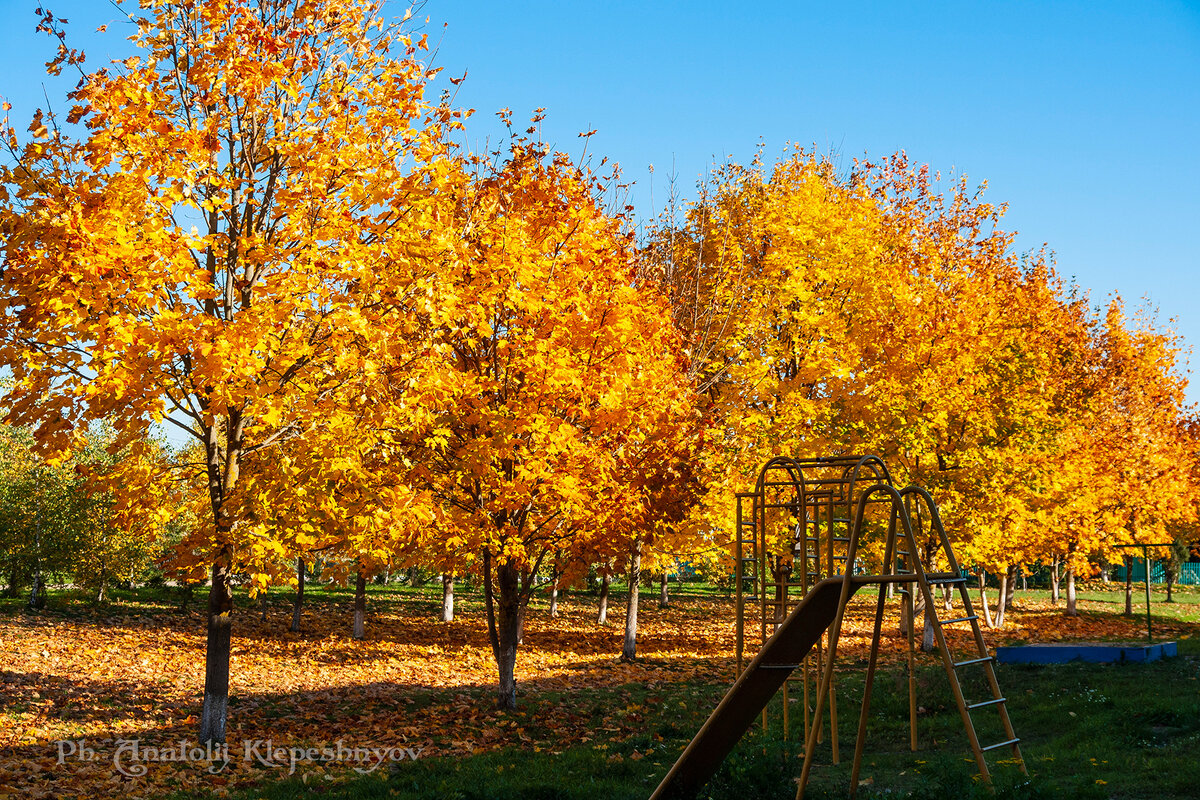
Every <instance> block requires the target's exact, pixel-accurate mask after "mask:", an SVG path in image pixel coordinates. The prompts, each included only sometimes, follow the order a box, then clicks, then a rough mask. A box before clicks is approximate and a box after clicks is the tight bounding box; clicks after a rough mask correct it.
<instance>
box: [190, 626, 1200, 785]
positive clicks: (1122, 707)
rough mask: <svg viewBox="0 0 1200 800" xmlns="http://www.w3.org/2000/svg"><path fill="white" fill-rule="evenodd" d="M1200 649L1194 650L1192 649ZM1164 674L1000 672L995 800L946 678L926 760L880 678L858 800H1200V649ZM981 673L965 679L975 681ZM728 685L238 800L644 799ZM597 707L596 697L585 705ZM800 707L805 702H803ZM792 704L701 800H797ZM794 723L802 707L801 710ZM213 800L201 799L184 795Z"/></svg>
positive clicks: (854, 710)
mask: <svg viewBox="0 0 1200 800" xmlns="http://www.w3.org/2000/svg"><path fill="white" fill-rule="evenodd" d="M1189 644H1190V643H1189ZM1184 650H1185V655H1181V656H1180V657H1178V658H1174V659H1169V660H1166V661H1162V662H1157V663H1152V664H1125V665H1099V664H1083V663H1073V664H1060V665H1042V666H1028V665H1001V666H1000V667H999V670H998V672H999V680H1000V685H1001V687H1002V688H1003V690H1004V692H1005V694H1006V696H1007V697H1008V699H1009V703H1008V706H1009V709H1010V713H1011V715H1012V719H1013V724H1014V726H1015V727H1016V729H1017V734H1018V735H1019V736H1020V737H1021V739H1022V745H1021V746H1022V750H1023V755H1024V758H1025V761H1026V764H1027V765H1028V768H1029V776H1028V777H1026V776H1025V775H1023V774H1022V773H1021V772H1020V771H1019V769H1018V768H1017V766H1016V765H1015V764H1014V763H1012V762H1011V760H1010V759H1008V751H1007V750H1004V751H997V752H996V753H992V754H990V755H989V764H991V765H992V767H993V778H994V784H995V788H996V793H995V795H993V794H991V793H989V792H988V791H987V789H986V788H985V787H984V786H983V785H982V784H981V782H979V781H978V779H977V778H976V776H975V765H974V761H973V759H972V758H971V755H970V750H969V747H968V745H967V742H966V737H965V734H964V732H963V728H962V724H961V721H960V719H959V716H958V712H957V710H956V709H955V707H954V704H953V701H952V700H951V696H950V693H949V687H948V686H947V684H946V678H945V675H944V673H943V672H942V671H941V669H940V667H939V666H937V665H936V664H933V663H926V664H925V665H923V666H922V667H921V668H920V669H919V671H918V698H919V703H920V704H921V706H922V708H923V709H924V710H923V711H922V713H921V714H920V715H919V719H918V726H919V735H920V745H921V747H920V749H919V750H918V751H917V752H912V751H910V750H909V747H908V699H907V698H908V695H907V683H906V681H905V679H904V677H903V675H902V674H901V673H900V672H899V671H898V670H884V671H881V672H880V674H879V675H878V677H877V679H876V685H875V690H874V694H873V699H872V704H871V714H870V721H869V726H868V735H867V745H866V749H865V757H864V761H863V768H862V772H861V774H860V787H859V797H862V798H876V797H878V798H883V797H889V798H893V797H905V798H929V799H930V800H934V799H936V800H943V798H980V800H982V799H983V798H987V797H993V796H995V797H999V798H1002V800H1004V799H1011V800H1022V799H1024V798H1059V797H1074V798H1094V799H1095V800H1101V799H1102V798H1130V799H1133V798H1156V800H1158V799H1162V800H1171V799H1172V798H1178V799H1179V800H1184V798H1194V797H1195V796H1196V792H1197V790H1196V787H1197V786H1200V760H1197V759H1195V758H1194V754H1195V752H1196V751H1197V748H1198V747H1200V681H1198V678H1200V648H1197V647H1190V646H1189V647H1187V648H1184ZM847 667H848V668H847V670H846V671H845V672H844V673H842V674H841V675H840V677H839V686H838V690H839V691H838V696H839V697H838V707H839V712H840V728H841V731H840V732H841V738H840V743H841V763H840V764H839V765H837V766H834V765H832V763H831V761H832V759H831V752H830V747H829V743H828V738H826V741H825V742H824V743H823V744H822V745H820V746H819V747H818V750H817V755H816V758H815V762H814V763H815V765H816V766H815V767H814V769H813V774H812V779H811V782H810V785H809V791H808V794H807V796H808V797H811V798H837V797H845V796H846V791H847V789H848V785H849V779H850V761H851V758H852V755H853V739H854V729H855V726H856V724H857V719H858V712H859V702H860V699H861V692H862V682H863V674H862V672H861V670H860V669H858V668H856V667H855V668H851V667H852V665H847ZM963 672H964V673H966V672H967V670H966V669H964V670H963ZM723 690H724V687H722V686H715V685H703V686H701V685H695V684H691V685H689V684H681V685H675V686H668V687H660V688H658V689H656V690H654V691H653V692H651V691H650V690H648V689H646V688H645V687H638V686H628V687H621V688H620V689H618V690H611V692H609V693H606V692H601V691H597V692H587V693H582V694H581V695H580V696H577V697H576V698H574V701H575V702H576V703H577V704H578V705H580V706H589V707H594V708H596V709H601V711H600V714H599V716H598V718H597V735H598V739H597V741H595V742H592V743H589V744H588V745H586V746H580V747H573V748H567V749H564V750H562V751H558V752H547V751H542V752H534V751H531V750H529V749H524V748H521V747H508V748H505V749H501V750H498V751H492V752H488V753H483V754H479V755H475V756H471V757H466V758H458V759H449V758H436V759H423V760H418V761H416V762H407V761H403V762H400V763H399V764H398V765H397V766H396V767H395V768H392V769H390V770H389V769H387V768H382V769H380V770H378V771H377V772H376V773H374V774H371V775H366V776H362V777H355V778H353V779H339V780H337V781H333V782H328V781H325V780H316V779H314V780H311V781H310V783H307V784H306V783H304V782H303V781H302V780H300V779H298V778H293V779H289V780H284V781H280V782H275V783H270V784H266V785H264V786H262V787H261V788H259V789H256V790H253V791H248V792H242V793H235V794H234V795H233V796H234V797H235V798H237V800H251V798H256V799H257V798H263V800H274V799H275V798H279V799H280V800H282V799H283V798H293V797H302V796H303V797H307V796H321V797H327V798H331V799H333V800H340V799H343V798H344V799H345V800H357V799H358V798H404V799H405V800H426V799H428V800H433V799H434V798H438V800H441V799H442V798H459V799H461V800H475V799H476V798H478V800H483V799H484V798H497V799H505V798H513V800H516V799H517V798H522V799H523V800H524V799H525V798H564V799H570V800H574V798H580V799H583V798H601V797H602V798H645V797H648V796H649V795H650V793H651V792H652V791H653V789H654V787H655V786H657V784H658V782H659V781H660V780H661V779H662V777H663V775H664V774H665V773H666V771H667V769H668V768H669V767H670V765H671V763H672V762H673V761H674V759H675V757H676V756H677V754H678V753H679V752H680V751H681V750H682V748H683V747H684V745H686V743H687V741H688V739H689V738H690V737H691V735H692V734H693V733H694V732H695V731H696V730H697V729H698V728H699V726H700V724H701V723H702V722H703V720H704V718H705V717H706V716H707V713H708V712H709V710H711V708H712V707H713V705H714V704H715V701H716V699H717V698H718V697H719V696H720V694H721V692H722V691H723ZM964 693H965V694H966V695H967V697H968V698H976V699H978V698H982V697H986V696H988V695H987V692H986V688H985V686H984V684H983V680H982V677H981V674H980V675H979V676H976V677H975V678H974V679H971V678H969V677H967V676H966V675H964ZM584 695H586V696H584ZM618 697H619V698H620V701H621V702H622V703H628V702H635V703H644V704H645V706H646V708H648V709H652V711H648V712H647V714H646V719H645V725H644V728H643V731H644V732H643V733H640V734H638V735H637V736H635V737H633V738H631V739H628V740H623V741H604V740H603V739H602V737H603V732H602V725H603V717H604V713H603V709H604V708H606V707H610V706H612V705H614V704H615V702H616V700H617V698H618ZM793 697H795V693H793ZM563 699H564V698H561V697H549V696H547V697H544V698H537V699H531V703H530V705H529V708H526V709H524V710H523V711H521V712H518V714H519V715H520V716H521V719H522V724H523V725H525V724H539V723H538V722H535V720H539V721H540V724H543V725H547V726H553V723H554V720H553V716H552V715H553V709H554V708H556V707H558V706H559V705H560V704H561V702H562V701H563ZM780 705H781V698H779V697H777V698H776V699H775V700H774V701H773V706H772V713H771V715H770V718H771V720H772V728H771V730H770V731H769V732H768V734H767V735H764V734H763V733H762V731H761V730H759V729H758V726H755V729H754V730H752V731H751V732H750V733H749V734H748V735H747V736H746V737H745V738H744V739H743V740H742V742H741V744H740V745H739V746H738V748H737V749H736V750H735V751H734V753H733V754H732V755H731V756H730V757H729V758H728V759H726V761H725V763H724V764H723V765H722V766H721V768H720V770H719V771H718V773H717V775H716V776H715V777H714V778H713V780H712V781H710V782H709V784H708V785H707V786H706V787H705V789H704V791H703V793H702V795H701V797H703V798H707V800H742V798H791V797H793V796H794V793H795V782H794V779H795V777H796V776H798V775H799V773H800V767H801V756H802V752H801V749H800V747H799V745H798V743H796V742H795V741H794V740H793V741H790V742H784V741H782V739H781V736H780V732H781V731H780V730H779V728H780V723H779V720H780V717H781V715H780V713H779V712H780ZM792 708H793V710H794V711H795V712H797V713H798V712H799V704H798V703H793V706H792ZM975 719H976V723H977V727H978V729H979V734H980V738H981V740H982V741H983V742H985V743H990V742H993V741H999V740H1000V738H1001V732H1000V726H999V723H998V718H997V716H996V714H995V713H994V711H991V710H989V709H979V710H977V711H976V712H975ZM178 797H179V798H183V797H188V798H192V797H197V798H198V797H199V795H180V796H178Z"/></svg>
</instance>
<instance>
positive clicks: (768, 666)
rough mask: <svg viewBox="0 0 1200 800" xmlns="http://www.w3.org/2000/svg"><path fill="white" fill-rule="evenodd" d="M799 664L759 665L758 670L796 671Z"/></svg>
mask: <svg viewBox="0 0 1200 800" xmlns="http://www.w3.org/2000/svg"><path fill="white" fill-rule="evenodd" d="M799 666H800V665H799V664H759V665H758V668H759V669H796V668H797V667H799Z"/></svg>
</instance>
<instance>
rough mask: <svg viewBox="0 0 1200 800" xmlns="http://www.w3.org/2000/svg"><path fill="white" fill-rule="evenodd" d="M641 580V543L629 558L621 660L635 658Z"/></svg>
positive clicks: (639, 542) (636, 545) (635, 547)
mask: <svg viewBox="0 0 1200 800" xmlns="http://www.w3.org/2000/svg"><path fill="white" fill-rule="evenodd" d="M641 578H642V543H641V541H640V540H639V541H638V542H637V544H635V545H634V546H633V552H632V553H631V554H630V558H629V603H628V605H626V606H625V641H624V643H623V644H622V646H621V660H622V661H633V660H634V659H635V658H637V614H638V588H639V586H640V585H641Z"/></svg>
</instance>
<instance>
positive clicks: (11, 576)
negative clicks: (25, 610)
mask: <svg viewBox="0 0 1200 800" xmlns="http://www.w3.org/2000/svg"><path fill="white" fill-rule="evenodd" d="M20 594H21V571H20V570H19V569H17V565H16V564H15V563H14V564H13V565H12V566H10V567H9V568H8V588H7V589H5V590H4V596H5V597H17V596H19V595H20Z"/></svg>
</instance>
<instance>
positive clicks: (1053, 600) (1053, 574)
mask: <svg viewBox="0 0 1200 800" xmlns="http://www.w3.org/2000/svg"><path fill="white" fill-rule="evenodd" d="M1058 588H1059V580H1058V556H1055V557H1054V558H1053V560H1051V562H1050V604H1051V605H1055V606H1056V605H1058Z"/></svg>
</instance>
